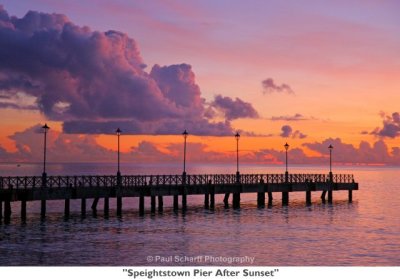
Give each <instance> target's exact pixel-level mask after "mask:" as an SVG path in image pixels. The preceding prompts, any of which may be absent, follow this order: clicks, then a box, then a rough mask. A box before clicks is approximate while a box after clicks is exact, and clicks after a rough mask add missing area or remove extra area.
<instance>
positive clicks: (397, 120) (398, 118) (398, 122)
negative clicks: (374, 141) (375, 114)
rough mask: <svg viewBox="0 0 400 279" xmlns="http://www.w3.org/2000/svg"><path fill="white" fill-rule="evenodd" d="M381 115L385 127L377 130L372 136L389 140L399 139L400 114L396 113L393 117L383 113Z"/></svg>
mask: <svg viewBox="0 0 400 279" xmlns="http://www.w3.org/2000/svg"><path fill="white" fill-rule="evenodd" d="M380 115H381V117H382V118H383V127H382V128H376V129H375V130H374V131H372V132H371V134H373V135H376V136H380V137H388V138H396V137H398V136H399V135H400V114H399V113H398V112H394V113H392V115H386V114H385V113H383V112H382V113H381V114H380Z"/></svg>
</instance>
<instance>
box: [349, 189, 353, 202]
mask: <svg viewBox="0 0 400 279" xmlns="http://www.w3.org/2000/svg"><path fill="white" fill-rule="evenodd" d="M349 202H350V203H351V202H353V191H352V190H349Z"/></svg>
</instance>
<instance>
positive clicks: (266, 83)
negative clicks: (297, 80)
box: [261, 78, 294, 94]
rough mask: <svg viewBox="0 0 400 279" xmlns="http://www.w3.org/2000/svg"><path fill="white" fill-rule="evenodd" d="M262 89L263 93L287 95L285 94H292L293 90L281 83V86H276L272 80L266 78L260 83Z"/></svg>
mask: <svg viewBox="0 0 400 279" xmlns="http://www.w3.org/2000/svg"><path fill="white" fill-rule="evenodd" d="M261 84H262V87H263V92H264V94H265V93H274V92H278V93H287V94H294V91H293V89H292V88H291V87H290V86H289V85H287V84H285V83H282V84H281V85H278V84H276V83H275V81H274V80H273V79H272V78H267V79H265V80H263V81H262V82H261Z"/></svg>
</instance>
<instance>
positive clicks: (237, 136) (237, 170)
mask: <svg viewBox="0 0 400 279" xmlns="http://www.w3.org/2000/svg"><path fill="white" fill-rule="evenodd" d="M235 139H236V179H237V180H239V175H240V173H239V139H240V134H239V132H236V135H235Z"/></svg>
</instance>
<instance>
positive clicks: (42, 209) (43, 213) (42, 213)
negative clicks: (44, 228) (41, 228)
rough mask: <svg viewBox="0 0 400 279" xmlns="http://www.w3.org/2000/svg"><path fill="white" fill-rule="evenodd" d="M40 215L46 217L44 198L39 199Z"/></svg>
mask: <svg viewBox="0 0 400 279" xmlns="http://www.w3.org/2000/svg"><path fill="white" fill-rule="evenodd" d="M40 217H41V218H44V217H46V200H41V204H40Z"/></svg>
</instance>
